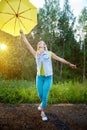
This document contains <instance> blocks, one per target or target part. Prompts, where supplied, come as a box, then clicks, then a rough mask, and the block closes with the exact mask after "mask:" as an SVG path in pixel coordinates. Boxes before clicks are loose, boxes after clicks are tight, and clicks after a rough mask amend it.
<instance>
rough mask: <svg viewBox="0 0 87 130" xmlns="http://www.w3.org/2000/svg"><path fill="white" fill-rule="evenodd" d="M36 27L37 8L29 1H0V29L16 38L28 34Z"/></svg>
mask: <svg viewBox="0 0 87 130" xmlns="http://www.w3.org/2000/svg"><path fill="white" fill-rule="evenodd" d="M36 25H37V8H36V7H35V6H34V5H33V4H32V3H30V2H29V0H1V1H0V29H1V30H2V31H5V32H7V33H9V34H11V35H14V36H18V35H20V34H19V30H20V29H22V30H23V31H24V33H25V34H28V33H29V32H30V31H31V30H32V29H33V28H34V27H35V26H36Z"/></svg>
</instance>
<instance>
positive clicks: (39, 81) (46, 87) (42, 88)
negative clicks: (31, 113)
mask: <svg viewBox="0 0 87 130" xmlns="http://www.w3.org/2000/svg"><path fill="white" fill-rule="evenodd" d="M52 82H53V76H38V75H37V76H36V87H37V91H38V96H39V97H40V99H41V102H42V108H43V109H44V108H46V105H47V101H48V94H49V91H50V88H51V86H52Z"/></svg>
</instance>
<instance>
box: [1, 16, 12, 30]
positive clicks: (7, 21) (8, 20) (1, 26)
mask: <svg viewBox="0 0 87 130" xmlns="http://www.w3.org/2000/svg"><path fill="white" fill-rule="evenodd" d="M13 18H14V17H12V18H10V19H9V20H8V21H6V22H5V23H4V24H3V25H2V26H1V29H2V28H3V27H4V26H5V25H6V24H7V23H9V22H10V21H11V20H12V19H13Z"/></svg>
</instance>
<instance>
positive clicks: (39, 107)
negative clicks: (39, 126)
mask: <svg viewBox="0 0 87 130" xmlns="http://www.w3.org/2000/svg"><path fill="white" fill-rule="evenodd" d="M41 110H42V103H41V104H40V105H39V106H38V111H41Z"/></svg>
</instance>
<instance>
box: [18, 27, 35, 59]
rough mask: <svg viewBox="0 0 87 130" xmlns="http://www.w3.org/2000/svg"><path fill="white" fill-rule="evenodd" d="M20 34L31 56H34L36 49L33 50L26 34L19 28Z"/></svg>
mask: <svg viewBox="0 0 87 130" xmlns="http://www.w3.org/2000/svg"><path fill="white" fill-rule="evenodd" d="M20 34H21V36H22V38H23V41H24V42H25V44H26V46H27V48H28V49H29V51H30V52H31V53H32V54H33V56H34V57H35V56H36V51H35V50H34V48H33V47H32V46H31V44H30V43H29V41H28V40H27V38H26V36H25V35H24V33H23V31H22V30H20Z"/></svg>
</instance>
